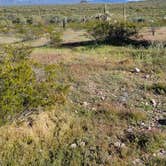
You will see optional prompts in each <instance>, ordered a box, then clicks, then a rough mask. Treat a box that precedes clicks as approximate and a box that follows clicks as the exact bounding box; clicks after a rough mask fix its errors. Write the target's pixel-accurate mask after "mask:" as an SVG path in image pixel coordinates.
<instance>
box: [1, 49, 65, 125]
mask: <svg viewBox="0 0 166 166" xmlns="http://www.w3.org/2000/svg"><path fill="white" fill-rule="evenodd" d="M3 51H4V53H3V54H2V55H1V61H0V124H3V123H5V122H7V121H8V120H12V119H13V117H15V115H17V114H18V113H22V112H24V111H31V110H36V109H38V107H39V106H40V107H45V106H49V105H52V104H55V103H57V102H58V103H63V102H64V101H65V98H64V96H65V94H64V93H65V92H66V91H65V90H64V89H66V86H64V85H63V86H62V85H60V84H58V83H57V82H56V79H55V78H56V70H55V69H54V68H55V67H56V66H53V67H50V68H49V71H48V70H47V69H45V68H43V69H42V68H41V70H43V72H44V77H45V79H43V80H41V81H38V79H37V75H38V74H39V73H36V72H35V69H36V68H38V67H36V66H33V65H32V64H31V62H29V60H28V59H27V58H26V57H27V56H28V55H29V53H30V50H29V49H28V48H9V47H7V48H5V49H4V50H3ZM52 78H54V79H52Z"/></svg>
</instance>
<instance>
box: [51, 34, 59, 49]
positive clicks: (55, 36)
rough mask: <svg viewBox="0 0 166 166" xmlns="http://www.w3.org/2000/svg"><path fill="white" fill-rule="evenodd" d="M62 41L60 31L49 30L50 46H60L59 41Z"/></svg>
mask: <svg viewBox="0 0 166 166" xmlns="http://www.w3.org/2000/svg"><path fill="white" fill-rule="evenodd" d="M61 42H62V39H61V33H60V32H56V31H53V32H50V45H51V46H52V47H58V46H60V43H61Z"/></svg>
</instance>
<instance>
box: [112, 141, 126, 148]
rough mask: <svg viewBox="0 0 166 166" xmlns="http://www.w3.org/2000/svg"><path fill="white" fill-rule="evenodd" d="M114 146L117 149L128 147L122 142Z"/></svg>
mask: <svg viewBox="0 0 166 166" xmlns="http://www.w3.org/2000/svg"><path fill="white" fill-rule="evenodd" d="M114 146H115V147H116V148H124V147H126V145H125V144H124V143H121V142H115V143H114Z"/></svg>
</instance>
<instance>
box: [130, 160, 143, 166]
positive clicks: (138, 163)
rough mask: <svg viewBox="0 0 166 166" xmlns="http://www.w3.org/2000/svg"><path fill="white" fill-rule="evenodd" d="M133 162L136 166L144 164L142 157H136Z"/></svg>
mask: <svg viewBox="0 0 166 166" xmlns="http://www.w3.org/2000/svg"><path fill="white" fill-rule="evenodd" d="M132 163H133V164H134V165H135V166H143V165H144V164H143V162H142V160H141V159H135V160H134V161H133V162H132Z"/></svg>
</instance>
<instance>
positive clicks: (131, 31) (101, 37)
mask: <svg viewBox="0 0 166 166" xmlns="http://www.w3.org/2000/svg"><path fill="white" fill-rule="evenodd" d="M88 32H89V34H90V35H91V36H92V37H93V38H94V39H95V40H96V41H106V42H111V41H119V42H121V41H125V40H128V39H129V38H130V37H131V36H134V35H136V34H137V32H138V31H137V27H136V25H135V24H133V23H130V22H117V23H109V22H108V21H98V22H96V23H94V24H93V25H92V26H88Z"/></svg>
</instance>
